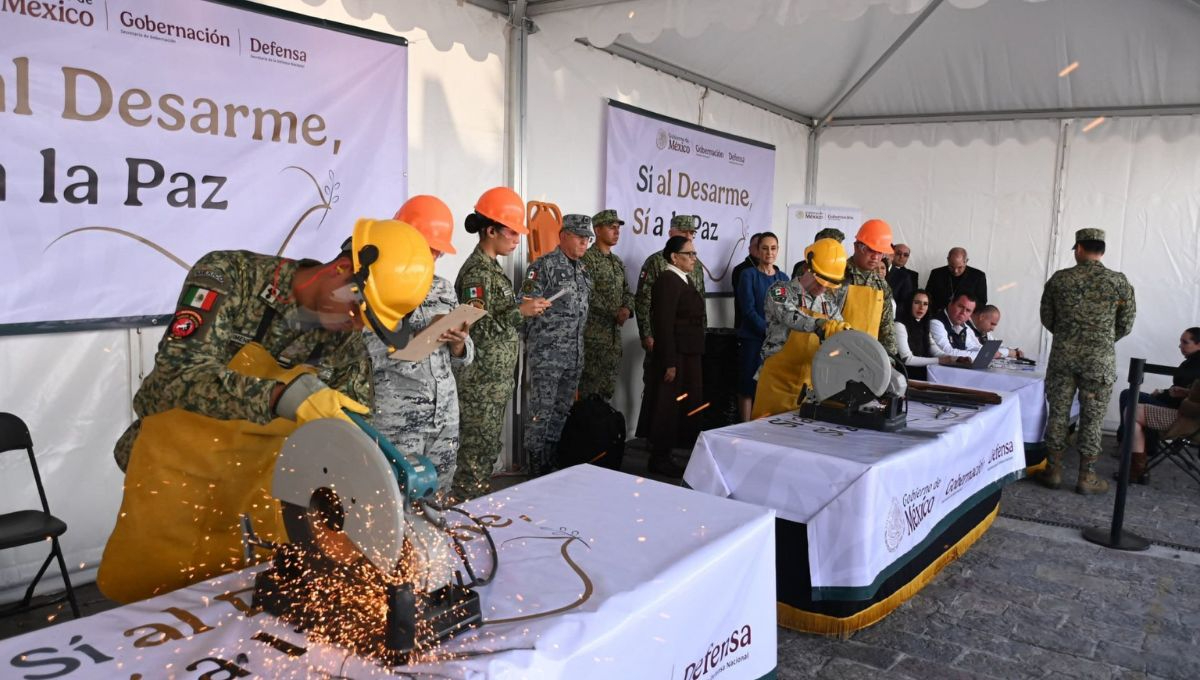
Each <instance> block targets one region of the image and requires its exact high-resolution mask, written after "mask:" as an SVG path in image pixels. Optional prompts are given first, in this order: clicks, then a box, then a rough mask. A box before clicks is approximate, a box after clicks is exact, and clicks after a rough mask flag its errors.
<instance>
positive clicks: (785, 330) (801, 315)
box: [762, 279, 846, 361]
mask: <svg viewBox="0 0 1200 680" xmlns="http://www.w3.org/2000/svg"><path fill="white" fill-rule="evenodd" d="M845 304H846V286H842V287H841V288H837V289H834V290H829V289H826V290H825V292H823V293H821V294H820V295H815V296H814V295H812V294H810V293H809V292H808V291H807V290H805V289H804V286H802V285H800V281H799V279H792V280H791V281H787V282H783V283H776V284H774V285H772V286H771V287H770V289H768V291H767V299H766V302H765V303H764V304H763V313H764V316H766V318H767V337H766V340H764V341H763V346H762V357H763V361H766V360H767V359H769V358H770V357H771V356H772V355H773V354H775V353H776V352H778V351H779V350H780V349H781V348H782V347H783V345H784V344H785V343H786V342H787V339H788V335H790V334H791V332H792V331H798V332H800V333H815V334H816V335H817V337H818V338H820V339H821V340H822V341H824V340H825V324H826V322H827V321H829V320H830V319H833V320H835V321H841V320H842V307H843V306H845ZM814 312H815V313H816V314H821V315H823V316H821V317H819V316H815V315H814Z"/></svg>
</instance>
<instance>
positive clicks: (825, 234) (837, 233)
mask: <svg viewBox="0 0 1200 680" xmlns="http://www.w3.org/2000/svg"><path fill="white" fill-rule="evenodd" d="M823 238H831V239H833V240H835V241H837V242H838V243H842V242H844V241H845V240H846V235H845V234H843V233H842V230H841V229H834V228H833V227H826V228H825V229H822V230H821V231H818V232H817V235H816V237H814V238H813V241H820V240H821V239H823Z"/></svg>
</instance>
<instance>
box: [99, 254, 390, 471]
mask: <svg viewBox="0 0 1200 680" xmlns="http://www.w3.org/2000/svg"><path fill="white" fill-rule="evenodd" d="M319 264H321V263H319V262H315V261H312V260H302V261H300V262H296V261H293V260H286V259H283V258H280V257H274V256H270V255H259V254H257V253H251V252H248V251H244V250H238V251H233V250H226V251H216V252H211V253H209V254H207V255H205V256H204V257H202V258H200V260H199V261H198V262H197V263H196V264H195V266H193V267H192V269H191V271H189V272H188V275H187V277H186V278H185V279H184V284H183V294H182V295H181V296H180V300H179V305H178V310H179V311H177V312H176V314H175V318H174V320H173V321H172V322H171V325H170V326H169V327H168V328H167V331H166V332H165V333H164V334H163V338H162V340H161V341H160V342H159V343H158V353H157V354H155V356H154V369H153V370H151V371H150V374H149V375H147V376H146V379H145V381H143V382H142V385H141V387H139V388H138V391H137V394H136V395H135V396H134V398H133V410H134V412H136V413H137V415H138V420H135V421H134V422H133V424H132V425H130V426H129V428H128V429H126V430H125V433H124V434H122V435H121V438H120V439H119V440H118V441H117V445H116V448H115V450H114V452H113V455H114V457H115V458H116V459H117V465H118V466H120V468H121V469H122V470H124V469H125V467H126V465H127V463H128V462H129V453H130V451H131V450H132V449H133V442H134V439H136V438H137V435H138V432H139V430H140V429H141V423H142V421H141V418H144V417H146V416H149V415H152V414H155V413H161V412H163V411H168V410H170V409H173V408H180V409H184V410H187V411H191V412H193V413H198V414H201V415H205V416H209V417H212V418H219V419H223V420H248V421H250V422H253V423H258V424H263V425H265V424H266V423H269V422H270V421H271V420H273V419H274V418H275V417H276V416H275V413H274V412H273V411H272V409H271V392H272V391H273V390H274V388H275V386H276V385H278V384H279V383H278V382H277V381H274V380H260V379H258V378H252V377H249V376H245V375H242V374H240V373H237V372H235V371H233V370H230V369H229V368H227V365H228V363H229V361H230V359H232V358H233V356H234V355H235V354H237V353H238V351H239V350H240V349H241V348H242V346H243V345H245V344H246V343H248V342H251V341H252V340H254V339H255V338H259V344H261V345H262V346H263V347H264V348H265V349H266V350H267V352H269V353H270V354H271V356H272V357H274V358H275V360H276V361H278V362H279V363H280V364H281V365H283V366H285V367H286V366H292V365H296V364H299V363H314V364H315V365H316V366H317V375H318V377H320V378H321V380H322V381H324V382H325V383H326V384H327V385H329V386H330V387H332V388H333V389H335V390H338V391H339V392H342V393H344V394H346V395H347V396H349V397H350V398H352V399H354V400H355V401H358V402H359V403H362V404H365V405H367V406H370V405H371V404H372V402H373V401H374V394H373V391H372V389H371V361H370V359H369V357H368V356H367V349H366V346H365V345H364V344H363V340H362V334H361V333H358V332H353V333H340V332H333V331H327V330H325V329H323V328H316V329H306V328H296V327H294V326H295V325H294V324H293V323H290V321H291V320H294V319H295V318H296V317H297V314H298V312H299V311H300V308H299V306H298V305H297V304H296V303H295V302H294V301H293V300H292V299H291V291H292V278H293V277H294V276H295V274H296V269H297V268H298V267H300V266H310V265H319ZM264 317H267V320H266V322H265V324H264ZM260 333H261V335H260Z"/></svg>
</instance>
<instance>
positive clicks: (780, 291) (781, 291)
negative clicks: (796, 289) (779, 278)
mask: <svg viewBox="0 0 1200 680" xmlns="http://www.w3.org/2000/svg"><path fill="white" fill-rule="evenodd" d="M770 292H771V299H772V300H774V301H776V302H783V301H784V300H787V285H786V284H783V283H777V284H775V285H773V286H771V291H770Z"/></svg>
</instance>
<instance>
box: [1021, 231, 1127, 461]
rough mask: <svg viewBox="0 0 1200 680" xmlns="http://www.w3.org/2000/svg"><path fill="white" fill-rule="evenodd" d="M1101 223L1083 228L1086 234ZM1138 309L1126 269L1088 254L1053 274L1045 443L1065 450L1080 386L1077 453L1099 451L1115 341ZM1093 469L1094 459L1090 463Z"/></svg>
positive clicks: (1046, 300) (1046, 303) (1046, 307)
mask: <svg viewBox="0 0 1200 680" xmlns="http://www.w3.org/2000/svg"><path fill="white" fill-rule="evenodd" d="M1096 232H1098V233H1099V236H1100V238H1099V239H1096V240H1101V241H1102V240H1104V234H1103V232H1102V231H1100V230H1097V229H1082V230H1080V232H1079V233H1080V234H1083V236H1084V238H1081V239H1079V240H1088V238H1094V235H1095V233H1096ZM1136 312H1137V309H1136V305H1135V302H1134V294H1133V286H1132V285H1130V283H1129V281H1128V280H1127V279H1126V278H1125V275H1124V274H1121V273H1120V272H1115V271H1112V270H1111V269H1108V268H1106V267H1105V266H1104V265H1103V264H1101V263H1100V262H1099V261H1094V260H1089V261H1084V262H1081V263H1079V264H1076V265H1075V266H1074V267H1071V268H1070V269H1061V270H1059V271H1057V272H1055V273H1054V275H1053V276H1051V277H1050V280H1049V281H1047V282H1046V287H1045V289H1044V290H1043V291H1042V304H1041V316H1042V325H1043V326H1045V327H1046V330H1048V331H1050V332H1051V333H1053V334H1054V342H1053V344H1052V345H1051V348H1050V362H1049V364H1048V366H1047V368H1046V401H1047V402H1048V404H1049V407H1050V414H1049V417H1048V418H1047V421H1046V448H1047V450H1048V451H1050V452H1055V453H1059V454H1061V452H1062V451H1063V450H1064V449H1066V446H1067V427H1068V422H1067V421H1068V419H1069V418H1070V410H1071V401H1072V399H1073V397H1074V395H1075V390H1076V389H1078V390H1079V432H1078V442H1077V448H1078V449H1079V455H1080V456H1081V457H1084V458H1091V459H1092V460H1093V461H1094V459H1095V457H1097V456H1099V455H1100V424H1101V422H1102V421H1103V419H1104V412H1105V410H1107V408H1108V398H1109V395H1110V394H1111V392H1112V386H1113V383H1115V382H1116V380H1117V360H1116V348H1115V345H1116V342H1117V340H1119V339H1121V338H1123V337H1125V336H1126V335H1129V332H1130V331H1131V330H1133V317H1134V315H1135V314H1136ZM1085 464H1086V465H1087V466H1088V469H1090V470H1092V471H1094V468H1092V467H1091V465H1094V462H1092V463H1086V461H1085Z"/></svg>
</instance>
